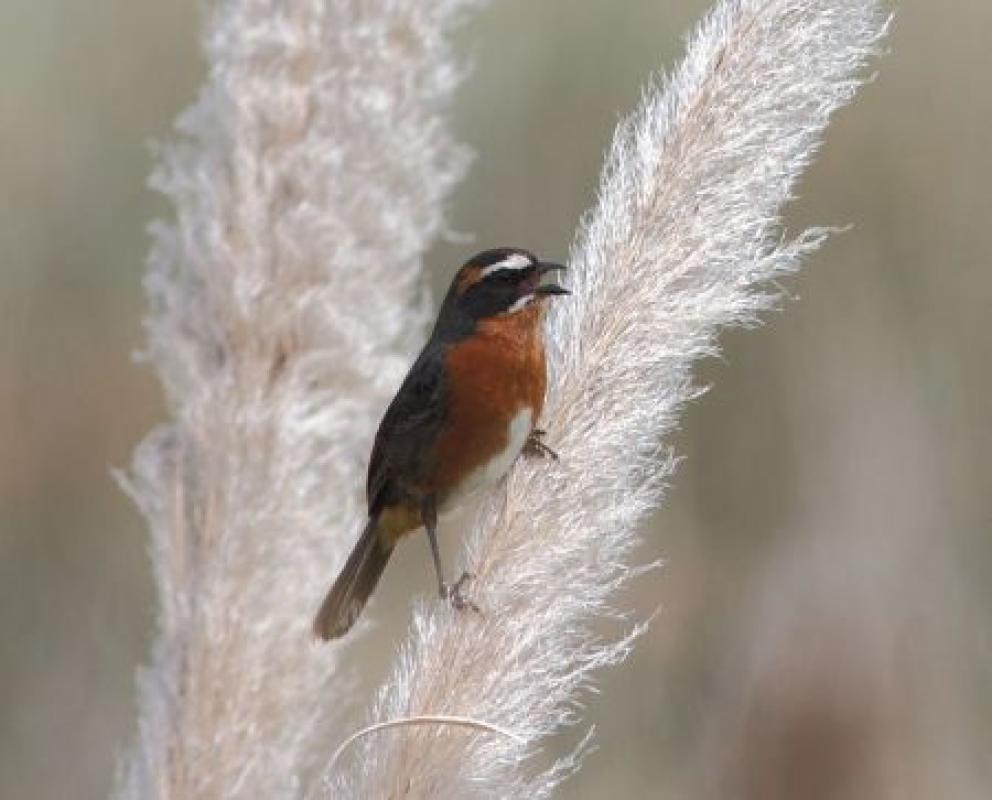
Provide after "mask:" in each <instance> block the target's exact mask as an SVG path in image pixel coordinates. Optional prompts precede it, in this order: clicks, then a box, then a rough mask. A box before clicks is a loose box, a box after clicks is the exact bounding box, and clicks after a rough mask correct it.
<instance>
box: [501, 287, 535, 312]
mask: <svg viewBox="0 0 992 800" xmlns="http://www.w3.org/2000/svg"><path fill="white" fill-rule="evenodd" d="M533 299H534V294H533V292H532V293H530V294H525V295H521V296H520V297H518V298H517V299H516V300H515V301H514V303H513V305H512V306H510V307H509V308H508V309H506V313H507V314H516V313H517V312H518V311H522V310H523V309H525V308H527V306H529V305H530V304H531V301H532V300H533Z"/></svg>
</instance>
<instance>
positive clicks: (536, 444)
mask: <svg viewBox="0 0 992 800" xmlns="http://www.w3.org/2000/svg"><path fill="white" fill-rule="evenodd" d="M546 434H547V431H545V430H543V429H541V428H534V430H532V431H531V432H530V436H528V437H527V441H526V442H524V451H523V452H524V455H525V456H528V457H530V458H550V459H551V460H552V461H557V460H558V454H557V453H556V452H555V451H554V450H552V449H551V448H550V447H548V446H547V445H546V444H545V443H544V436H545V435H546Z"/></svg>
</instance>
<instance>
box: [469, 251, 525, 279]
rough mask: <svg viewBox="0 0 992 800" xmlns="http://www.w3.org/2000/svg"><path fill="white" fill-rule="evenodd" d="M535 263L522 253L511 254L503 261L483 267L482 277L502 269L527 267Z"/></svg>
mask: <svg viewBox="0 0 992 800" xmlns="http://www.w3.org/2000/svg"><path fill="white" fill-rule="evenodd" d="M533 264H534V262H533V261H531V260H530V259H529V258H527V256H525V255H523V254H522V253H514V254H513V255H511V256H507V257H506V258H504V259H503V260H502V261H497V262H496V263H495V264H490V265H489V266H488V267H485V268H483V270H482V273H481V276H480V277H483V278H485V277H488V276H489V275H492V274H493V273H494V272H497V271H499V270H501V269H526V268H527V267H530V266H533Z"/></svg>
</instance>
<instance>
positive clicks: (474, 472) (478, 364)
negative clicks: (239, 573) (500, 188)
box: [313, 247, 569, 641]
mask: <svg viewBox="0 0 992 800" xmlns="http://www.w3.org/2000/svg"><path fill="white" fill-rule="evenodd" d="M563 271H565V266H564V265H562V264H558V263H555V262H550V261H541V260H540V259H538V258H537V257H536V256H535V255H534V254H533V253H530V252H528V251H527V250H523V249H521V248H516V247H500V248H494V249H491V250H485V251H483V252H481V253H478V254H476V255H474V256H472V257H471V258H470V259H468V261H466V262H465V263H464V264H463V265H462V266H461V267H460V268H459V270H458V271H457V272H456V273H455V276H454V278H453V279H452V281H451V285H450V287H449V289H448V291H447V293H446V295H445V297H444V300H443V301H442V303H441V307H440V308H439V310H438V315H437V320H436V322H435V324H434V327H433V329H432V331H431V334H430V336H429V338H428V340H427V343H426V344H425V345H424V347H423V349H422V350H421V352H420V354H419V356H418V357H417V358H416V360H415V361H414V363H413V366H412V367H411V368H410V371H409V372H408V373H407V375H406V378H405V379H404V380H403V382H402V384H401V385H400V388H399V390H398V391H397V392H396V395H395V396H394V397H393V400H392V402H390V404H389V406H388V407H387V409H386V412H385V414H384V415H383V417H382V421H381V422H380V423H379V428H378V431H377V432H376V435H375V440H374V443H373V445H372V452H371V456H370V458H369V467H368V476H367V480H366V501H367V508H368V516H367V519H366V522H365V526H364V529H363V530H362V533H361V535H360V536H359V538H358V542H357V543H356V544H355V546H354V549H353V550H352V552H351V555H350V556H349V557H348V560H347V561H346V562H345V565H344V567H343V568H342V569H341V572H340V574H339V575H338V577H337V579H336V580H335V581H334V583H333V585H332V586H331V588H330V591H328V593H327V596H326V598H325V599H324V601H323V603H322V604H321V606H320V610H319V611H318V612H317V615H316V617H315V619H314V622H313V634H314V637H315V638H316V639H318V640H324V641H328V640H331V639H336V638H339V637H341V636H343V635H344V634H346V633H347V632H348V631H349V630H350V629H351V627H352V626H353V625H354V623H355V621H356V620H357V619H358V616H359V615H360V614H361V611H362V609H363V608H364V607H365V604H366V602H367V601H368V599H369V597H370V596H371V594H372V592H373V590H374V589H375V587H376V585H377V584H378V582H379V578H380V577H381V575H382V573H383V570H384V569H385V567H386V563H387V562H388V561H389V557H390V555H391V554H392V552H393V549H394V547H395V546H396V544H397V542H398V541H399V540H400V539H401V538H402V537H403V536H405V535H407V534H410V533H413V532H415V531H417V530H418V529H419V528H421V527H423V528H424V529H425V530H426V532H427V539H428V543H429V545H430V550H431V556H432V558H433V561H434V569H435V572H436V575H437V583H438V594H439V596H440V597H441V598H442V599H446V600H448V601H450V603H451V605H452V606H454V607H455V608H457V609H465V608H473V609H475V610H478V608H477V607H476V606H475V604H474V603H472V602H471V600H469V599H468V598H466V597H465V596H464V595H463V594H462V587H463V585H464V584H465V582H466V581H467V580H469V579H470V578H471V577H472V576H471V575H470V574H469V573H464V574H463V575H462V576H461V578H459V579H458V580H457V581H455V582H454V583H447V582H446V581H445V580H444V572H443V569H442V566H441V557H440V554H439V551H438V544H437V520H438V514H439V513H441V512H445V511H447V510H449V509H450V508H452V507H454V506H455V505H457V504H458V503H459V502H460V501H461V500H463V499H464V498H466V497H468V496H470V495H472V494H473V493H475V492H478V491H480V490H483V489H485V488H486V487H489V486H492V485H494V484H495V483H497V482H498V481H499V480H500V479H501V478H502V477H503V476H504V475H505V474H506V473H507V472H508V471H509V469H510V467H511V466H512V465H513V463H514V462H515V461H516V459H517V457H518V456H520V454H521V453H525V454H527V455H533V456H544V457H550V458H553V459H556V460H557V458H558V456H557V454H556V453H555V452H554V451H553V450H552V449H551V448H550V447H549V446H548V445H547V444H545V442H544V438H543V437H544V436H545V431H544V430H542V429H541V428H538V427H537V422H538V420H539V418H540V416H541V411H542V409H543V406H544V395H545V390H546V387H547V368H546V363H545V347H544V324H543V323H544V316H545V310H546V307H547V301H548V299H549V298H553V297H556V296H559V295H567V294H569V292H568V290H567V289H565V288H564V287H562V286H561V285H559V284H558V283H554V282H546V280H545V278H546V276H548V275H549V274H550V273H557V272H563Z"/></svg>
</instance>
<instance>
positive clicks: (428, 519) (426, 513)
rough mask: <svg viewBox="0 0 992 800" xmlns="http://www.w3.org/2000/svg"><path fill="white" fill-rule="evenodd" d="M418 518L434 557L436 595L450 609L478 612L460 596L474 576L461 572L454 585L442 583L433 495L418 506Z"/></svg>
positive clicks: (476, 607) (474, 606)
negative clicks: (448, 604)
mask: <svg viewBox="0 0 992 800" xmlns="http://www.w3.org/2000/svg"><path fill="white" fill-rule="evenodd" d="M420 517H421V519H422V520H423V522H424V527H425V528H426V529H427V540H428V541H429V542H430V545H431V555H432V556H433V557H434V571H435V572H436V573H437V593H438V595H440V597H441V599H442V600H447V601H448V602H449V603H451V605H452V607H454V608H456V609H458V610H459V611H464V610H465V609H466V608H470V609H472V610H473V611H476V612H478V611H479V607H478V606H477V605H476V604H475V603H473V602H472V601H471V600H470V599H469V598H467V597H465V596H464V595H463V594H462V586H464V585H465V584H466V583H467V582H468V581H470V580H471V579H472V578H473V577H474V576H473V575H472V574H471V573H469V572H463V573H462V576H461V577H460V578H459V579H458V580H457V581H455V582H454V583H451V584H449V583H445V582H444V570H443V569H442V567H441V551H440V549H439V548H438V546H437V505H436V502H435V499H434V496H433V495H428V496H427V497H425V498H424V499H423V501H422V502H421V504H420Z"/></svg>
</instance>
